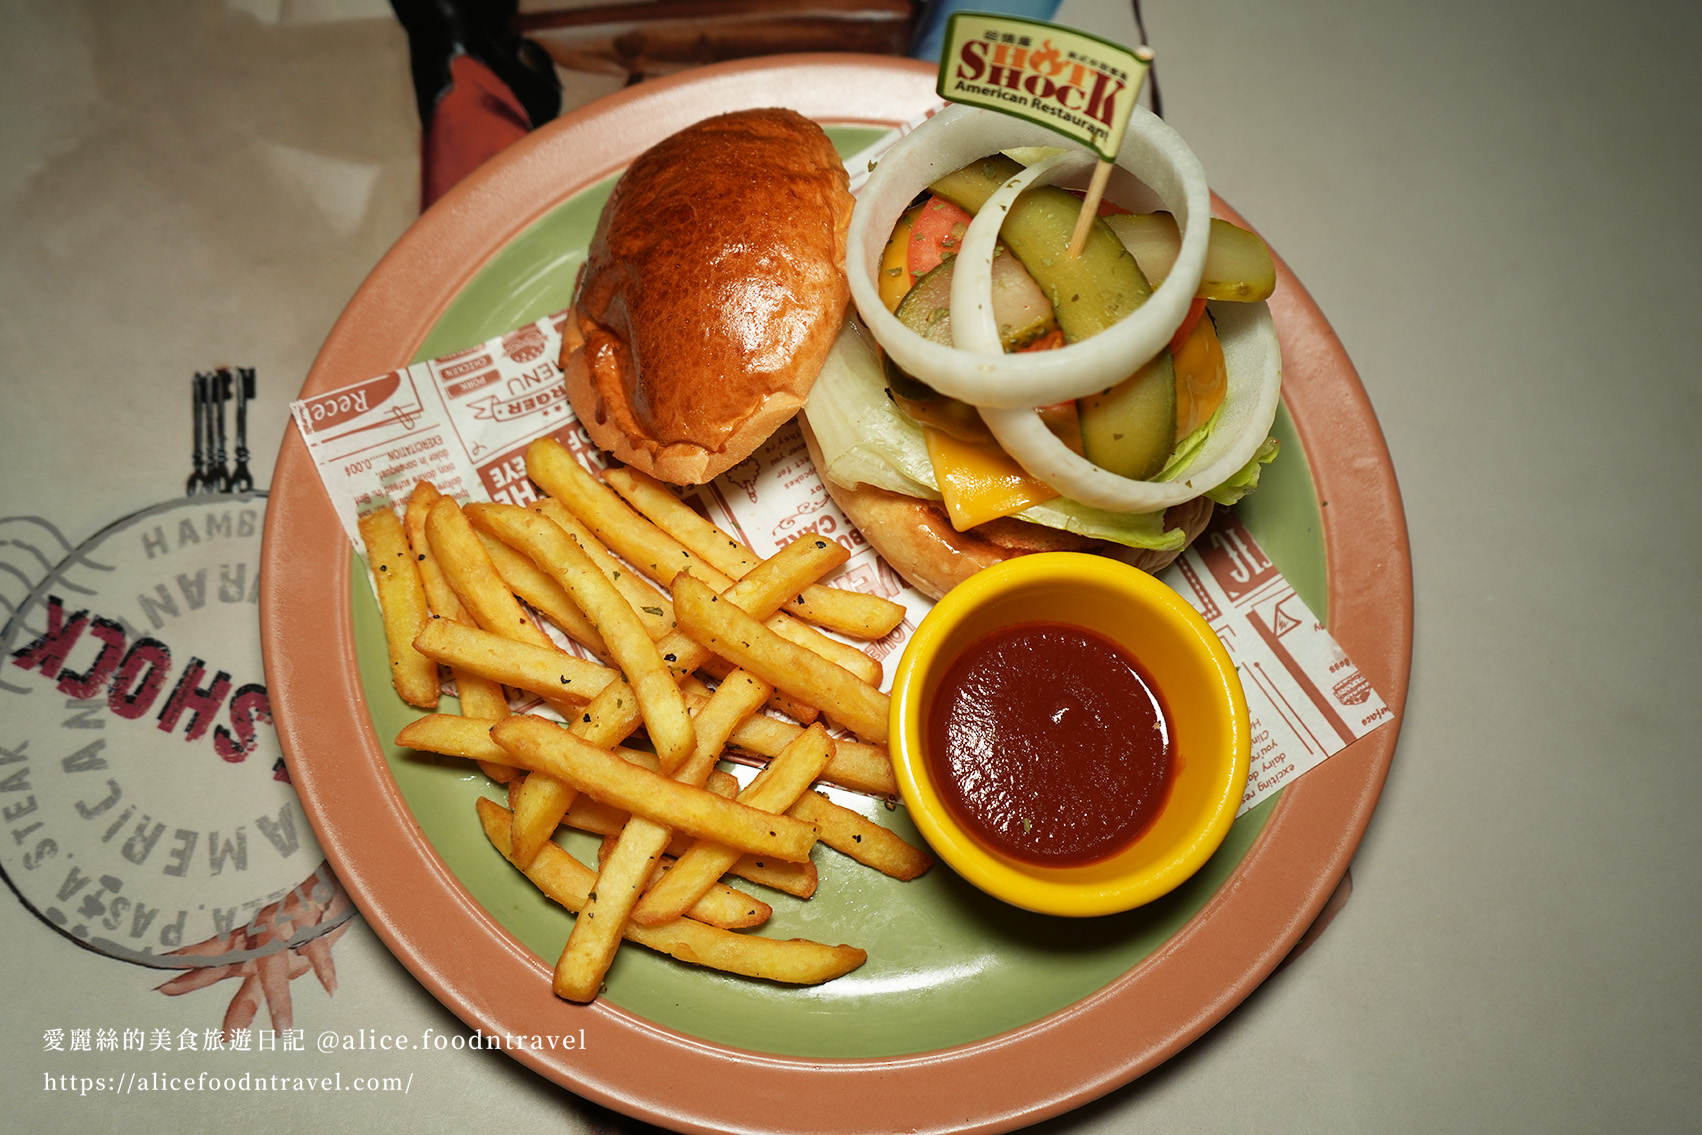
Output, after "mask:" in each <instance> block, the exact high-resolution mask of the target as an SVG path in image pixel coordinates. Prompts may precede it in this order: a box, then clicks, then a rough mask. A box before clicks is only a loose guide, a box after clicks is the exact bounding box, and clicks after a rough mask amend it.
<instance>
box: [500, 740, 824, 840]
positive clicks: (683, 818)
mask: <svg viewBox="0 0 1702 1135" xmlns="http://www.w3.org/2000/svg"><path fill="white" fill-rule="evenodd" d="M491 737H492V738H493V739H494V740H495V741H496V743H497V744H498V745H501V746H502V747H503V748H504V749H506V750H508V753H509V755H510V756H511V757H513V758H514V761H515V763H516V764H519V765H521V766H522V767H525V768H529V769H541V770H543V771H545V772H547V773H549V774H550V775H551V776H553V777H555V778H556V779H558V780H560V781H562V782H564V783H566V784H570V785H572V786H573V787H574V788H576V789H577V790H578V791H581V792H584V793H586V794H587V795H590V796H594V797H596V798H597V799H599V800H601V801H603V802H604V803H605V804H613V805H615V806H616V807H618V808H625V809H626V810H627V811H629V812H631V813H632V814H633V815H634V816H643V817H644V818H645V819H648V820H653V821H655V822H656V823H658V824H661V825H663V826H665V827H670V828H676V829H678V830H680V831H684V832H690V833H691V834H692V835H694V836H699V837H702V838H707V839H713V840H719V841H720V842H722V843H725V844H729V845H731V846H733V847H737V848H740V849H741V850H744V851H748V852H751V853H752V854H755V855H763V856H768V855H771V856H773V857H775V858H776V859H785V860H787V861H789V862H792V863H802V862H803V861H804V860H806V859H808V858H809V857H810V849H811V848H812V847H814V846H815V842H816V832H815V828H813V827H811V826H810V825H809V824H806V823H804V822H803V821H802V820H794V819H792V818H791V817H789V816H774V815H770V814H768V813H767V812H762V811H759V810H757V809H755V808H752V807H750V806H749V805H746V804H740V803H738V802H737V801H734V800H723V799H722V798H721V797H719V796H716V795H715V794H714V793H713V792H709V791H707V790H705V789H702V788H694V787H692V786H690V785H685V784H681V783H679V782H678V781H674V780H669V779H668V778H667V777H664V776H661V775H659V774H657V773H653V772H650V771H649V770H647V769H642V768H638V767H637V766H635V765H632V764H629V763H627V762H626V761H623V760H621V759H620V758H619V757H616V756H614V755H613V754H612V753H610V752H609V751H608V750H607V749H600V748H598V747H597V746H595V745H592V744H589V743H587V742H586V741H584V740H582V739H581V738H579V737H576V736H574V735H573V734H572V733H570V732H569V731H567V730H565V729H562V728H560V727H559V726H557V725H555V724H554V723H553V722H549V721H545V720H544V719H543V718H541V717H533V716H531V715H526V716H519V717H510V718H506V719H504V720H502V721H499V722H497V723H496V725H495V726H494V727H492V729H491Z"/></svg>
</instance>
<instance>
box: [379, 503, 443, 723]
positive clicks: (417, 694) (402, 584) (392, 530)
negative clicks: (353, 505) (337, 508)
mask: <svg viewBox="0 0 1702 1135" xmlns="http://www.w3.org/2000/svg"><path fill="white" fill-rule="evenodd" d="M359 524H360V534H361V542H362V543H364V544H365V545H366V560H367V565H368V566H369V567H370V568H371V569H372V580H373V586H374V587H375V588H376V589H377V592H378V609H379V611H380V612H382V614H383V617H384V639H385V643H386V644H387V645H388V647H389V652H390V681H391V682H392V683H393V684H394V685H395V687H396V692H397V693H398V694H400V695H401V697H402V700H403V701H405V702H407V703H408V704H410V705H417V706H419V707H421V708H422V709H432V708H435V707H436V705H437V699H438V694H439V683H438V676H437V663H435V662H433V661H432V660H431V659H429V658H427V657H426V656H425V655H423V654H421V653H420V652H419V651H417V650H415V649H414V645H413V644H414V635H415V634H417V633H418V632H419V629H420V626H421V625H422V624H424V623H426V622H427V621H429V620H430V618H431V610H430V608H429V607H428V605H427V603H426V594H425V586H424V584H422V583H421V582H420V572H419V568H418V567H417V566H416V562H415V560H414V556H413V552H412V550H411V549H410V548H409V547H408V538H407V535H406V534H405V533H404V532H403V531H402V521H401V520H400V519H399V518H398V517H397V516H396V513H395V512H393V511H392V510H391V509H390V508H388V507H385V508H381V509H379V510H378V511H376V512H369V513H367V514H366V515H365V516H363V517H361V518H360V522H359Z"/></svg>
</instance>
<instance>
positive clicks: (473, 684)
mask: <svg viewBox="0 0 1702 1135" xmlns="http://www.w3.org/2000/svg"><path fill="white" fill-rule="evenodd" d="M442 496H443V494H442V493H440V492H438V491H437V486H436V485H434V484H432V483H431V482H430V481H418V482H415V484H414V489H413V492H411V493H409V494H408V507H407V508H406V509H405V510H404V511H403V513H402V527H403V528H404V529H405V530H406V531H407V533H408V544H409V546H410V547H411V548H413V550H414V561H415V562H416V563H417V564H419V568H420V583H422V584H423V585H424V586H425V593H426V603H427V604H428V605H430V607H431V609H432V613H433V614H436V615H439V616H441V617H443V618H445V619H454V620H455V621H456V622H460V623H466V624H467V625H468V626H472V625H474V624H473V617H472V616H471V615H469V614H468V613H467V610H466V608H464V607H462V606H461V600H460V598H459V597H457V596H456V594H455V589H454V588H453V587H451V586H449V580H447V579H445V578H444V575H443V569H442V568H440V567H439V566H438V563H437V557H435V556H433V555H432V554H431V541H430V540H429V539H427V537H426V530H425V527H426V516H427V515H428V514H429V513H430V512H431V506H432V505H434V504H436V503H437V502H438V499H439V498H441V497H442ZM450 673H451V674H452V675H453V676H454V678H455V698H456V700H457V701H458V702H459V703H460V706H461V712H462V713H465V714H467V715H468V716H470V717H506V716H508V695H507V693H506V692H504V690H503V688H502V684H501V683H500V682H493V681H491V680H490V679H489V678H483V677H480V676H479V675H477V674H474V673H472V672H471V671H462V670H457V669H455V668H454V667H453V666H452V667H450ZM479 767H480V768H481V769H483V770H484V774H485V775H486V776H488V777H490V778H491V779H492V780H494V781H496V782H497V783H498V784H507V783H509V782H510V781H512V780H514V779H515V778H516V777H518V776H519V775H520V774H519V773H517V772H515V770H513V769H511V768H508V767H506V766H504V765H496V764H487V763H482V762H481V763H480V765H479Z"/></svg>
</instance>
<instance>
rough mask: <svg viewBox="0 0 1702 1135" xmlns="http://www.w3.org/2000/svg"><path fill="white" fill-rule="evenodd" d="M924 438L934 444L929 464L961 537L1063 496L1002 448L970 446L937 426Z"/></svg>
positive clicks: (925, 429) (930, 445)
mask: <svg viewBox="0 0 1702 1135" xmlns="http://www.w3.org/2000/svg"><path fill="white" fill-rule="evenodd" d="M922 436H923V438H924V439H926V441H927V443H928V460H929V461H931V462H932V463H933V466H934V480H935V482H936V483H937V484H938V485H939V486H940V495H941V496H942V497H944V498H945V506H946V513H947V514H948V515H949V516H950V517H951V525H952V527H953V528H955V529H957V530H958V531H959V532H964V531H967V530H968V529H970V528H973V527H975V526H976V525H977V524H984V523H986V522H987V521H989V520H992V519H994V518H996V517H1000V516H1010V515H1012V514H1014V513H1018V512H1021V511H1022V510H1023V509H1025V508H1028V507H1029V506H1030V505H1036V504H1040V503H1041V502H1042V501H1049V500H1052V499H1054V498H1056V497H1057V495H1058V492H1057V490H1056V489H1053V488H1052V487H1051V486H1049V485H1047V484H1046V483H1045V482H1043V481H1037V480H1035V479H1034V478H1033V477H1031V476H1029V475H1028V474H1027V473H1026V472H1024V471H1023V468H1022V466H1020V465H1018V464H1017V463H1016V462H1015V461H1014V460H1012V459H1011V457H1010V456H1009V455H1007V454H1006V453H1005V451H1004V450H1002V449H1000V448H999V447H998V446H996V445H983V444H977V443H975V442H971V441H964V440H962V439H960V438H955V437H952V436H951V435H950V434H948V433H945V432H944V431H942V430H938V429H935V428H933V427H932V426H924V427H923V429H922Z"/></svg>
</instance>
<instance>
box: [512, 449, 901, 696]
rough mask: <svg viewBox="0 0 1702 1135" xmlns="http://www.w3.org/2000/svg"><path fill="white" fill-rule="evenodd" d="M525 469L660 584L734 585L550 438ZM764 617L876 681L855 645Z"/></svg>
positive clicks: (720, 588)
mask: <svg viewBox="0 0 1702 1135" xmlns="http://www.w3.org/2000/svg"><path fill="white" fill-rule="evenodd" d="M526 468H527V471H528V472H529V473H531V475H532V479H533V480H534V481H536V482H537V483H538V484H539V485H540V486H542V487H543V489H544V491H545V492H547V493H549V494H550V496H551V497H552V498H554V499H556V500H557V501H558V502H559V503H560V504H561V505H562V506H563V507H565V508H566V509H567V510H568V511H570V512H572V513H573V514H574V515H575V516H576V517H578V518H579V519H580V520H582V521H583V522H584V523H585V525H586V527H588V528H590V529H591V531H592V532H593V533H594V534H595V535H596V537H597V538H598V539H599V540H601V541H602V542H603V543H604V544H606V545H608V547H609V548H610V549H612V550H613V551H614V552H615V553H616V554H617V555H619V556H620V557H621V558H622V559H624V560H626V562H627V563H629V564H631V565H632V566H633V567H635V568H637V569H638V570H639V571H640V572H643V573H644V574H645V575H647V576H649V577H650V578H651V579H653V580H655V581H656V582H657V583H659V584H661V585H662V586H663V587H672V586H673V585H674V582H675V580H676V579H677V578H678V577H679V576H681V575H684V576H688V577H690V578H692V579H697V580H701V581H702V582H703V583H706V584H708V585H709V586H710V587H711V588H713V589H714V590H715V592H716V593H717V594H724V593H725V592H726V591H727V590H728V589H729V588H730V587H732V586H733V584H734V582H735V581H734V580H733V579H732V578H731V577H729V576H728V575H727V574H726V573H724V572H721V571H719V570H717V569H716V568H715V567H714V566H712V565H711V564H709V563H708V562H707V561H705V560H703V559H701V558H700V557H698V556H695V555H693V554H692V552H691V550H690V549H688V548H687V547H685V545H683V544H681V543H680V542H679V541H678V540H675V539H674V538H673V537H671V536H669V535H668V534H667V533H665V532H663V531H662V530H661V529H660V528H658V527H656V525H654V524H652V523H651V522H650V521H649V520H647V519H645V518H644V517H643V516H641V515H640V514H639V513H637V512H635V511H634V510H633V509H632V508H631V507H630V506H629V505H628V504H627V503H626V502H625V501H623V500H622V499H621V498H620V495H619V494H617V493H616V492H615V491H614V490H613V489H611V488H609V486H608V485H605V484H604V483H603V482H602V481H599V480H598V479H597V478H596V477H593V476H592V475H591V474H590V473H589V472H588V471H587V470H586V469H585V467H584V466H582V465H580V464H579V462H578V461H577V460H576V459H575V458H574V456H573V454H571V453H569V452H568V451H567V449H566V447H564V446H563V445H562V444H561V443H560V442H558V441H556V440H555V439H554V438H548V437H541V438H539V439H538V440H537V441H534V442H533V443H532V444H531V445H530V446H529V447H527V450H526ZM800 590H802V589H800ZM788 598H796V596H789V597H788ZM763 618H764V620H765V621H770V622H771V625H773V626H775V627H776V630H777V631H778V628H779V626H781V625H784V626H785V627H786V631H785V633H786V634H787V636H788V637H789V638H792V639H793V640H794V641H796V642H798V643H799V644H800V645H804V646H807V647H809V649H811V650H813V651H815V652H816V653H818V654H820V655H821V656H822V657H824V658H827V659H828V660H830V661H832V662H836V663H838V664H839V665H841V666H844V667H846V668H847V669H849V670H851V671H852V672H853V673H861V674H863V675H864V677H865V680H867V681H879V680H880V664H879V663H877V662H875V661H874V659H872V658H870V657H869V656H868V655H866V654H864V653H863V652H862V651H860V650H858V649H857V648H856V647H854V646H848V645H846V644H845V643H843V642H839V641H838V640H837V639H831V638H828V637H827V636H826V635H824V634H822V633H821V632H820V631H818V630H816V629H815V628H813V627H809V626H805V625H803V624H801V623H798V622H797V621H796V620H795V619H793V618H792V617H791V616H790V615H788V614H786V613H785V612H783V611H772V612H770V613H769V614H767V615H765V616H763Z"/></svg>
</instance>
